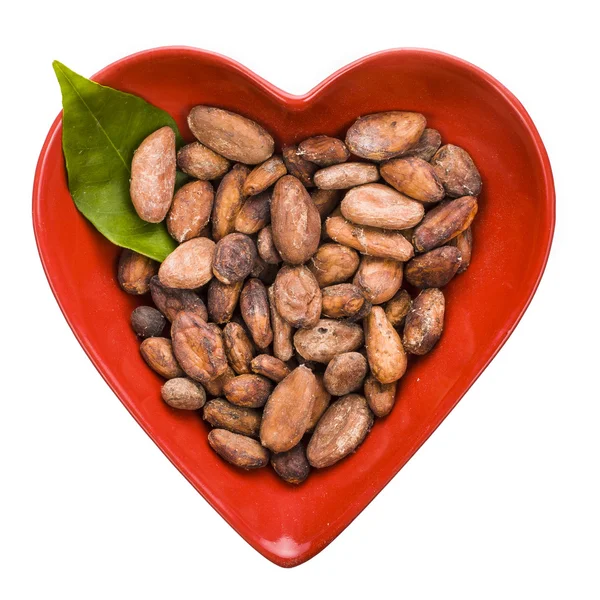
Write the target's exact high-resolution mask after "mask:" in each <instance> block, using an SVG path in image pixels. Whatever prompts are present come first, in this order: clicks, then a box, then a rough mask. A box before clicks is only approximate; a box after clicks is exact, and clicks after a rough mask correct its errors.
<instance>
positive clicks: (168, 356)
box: [140, 337, 185, 379]
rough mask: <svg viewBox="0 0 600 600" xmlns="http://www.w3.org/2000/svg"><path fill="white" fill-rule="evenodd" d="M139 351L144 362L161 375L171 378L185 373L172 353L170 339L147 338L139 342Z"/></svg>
mask: <svg viewBox="0 0 600 600" xmlns="http://www.w3.org/2000/svg"><path fill="white" fill-rule="evenodd" d="M140 352H141V353H142V357H143V359H144V360H145V361H146V364H147V365H148V366H149V367H150V368H151V369H152V370H153V371H155V372H156V373H158V374H159V375H160V376H161V377H164V378H165V379H173V378H174V377H183V376H184V375H185V373H184V372H183V371H182V370H181V367H180V366H179V364H178V362H177V359H176V358H175V355H174V354H173V346H172V345H171V340H168V339H167V338H162V337H151V338H148V339H146V340H144V341H143V342H142V343H141V345H140Z"/></svg>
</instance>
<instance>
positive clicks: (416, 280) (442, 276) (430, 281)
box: [406, 246, 461, 288]
mask: <svg viewBox="0 0 600 600" xmlns="http://www.w3.org/2000/svg"><path fill="white" fill-rule="evenodd" d="M460 263H461V256H460V250H459V249H458V248H455V247H454V246H442V247H441V248H435V249H434V250H430V251H429V252H426V253H425V254H420V255H419V256H415V258H413V259H411V260H410V261H409V262H407V263H406V281H408V283H410V284H411V285H413V286H415V287H417V288H439V287H444V286H445V285H446V284H447V283H448V282H449V281H450V280H451V279H452V278H453V277H454V276H455V275H456V273H457V271H458V268H459V267H460Z"/></svg>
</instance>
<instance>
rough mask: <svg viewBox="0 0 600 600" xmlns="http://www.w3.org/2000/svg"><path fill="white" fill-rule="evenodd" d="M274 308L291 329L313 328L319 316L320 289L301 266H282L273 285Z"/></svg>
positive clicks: (307, 271) (311, 276)
mask: <svg viewBox="0 0 600 600" xmlns="http://www.w3.org/2000/svg"><path fill="white" fill-rule="evenodd" d="M273 296H274V298H275V306H276V307H277V312H278V313H279V314H280V315H281V317H282V318H283V319H284V320H285V321H287V322H288V323H289V324H290V325H291V326H292V327H296V328H297V327H313V326H314V325H315V324H316V322H317V321H318V320H319V317H320V315H321V289H320V288H319V284H318V283H317V280H316V279H315V276H314V275H313V274H312V273H311V272H310V271H309V270H308V269H307V268H306V267H305V266H303V265H300V266H297V267H289V266H287V265H285V266H283V267H282V268H281V269H280V271H279V273H277V277H276V278H275V283H274V284H273Z"/></svg>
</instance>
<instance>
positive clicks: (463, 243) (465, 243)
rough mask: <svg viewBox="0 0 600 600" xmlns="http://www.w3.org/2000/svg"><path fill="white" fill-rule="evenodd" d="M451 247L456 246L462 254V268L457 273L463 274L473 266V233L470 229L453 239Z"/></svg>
mask: <svg viewBox="0 0 600 600" xmlns="http://www.w3.org/2000/svg"><path fill="white" fill-rule="evenodd" d="M449 244H450V245H452V246H456V247H457V248H458V250H459V252H460V258H461V261H460V266H459V267H458V271H457V273H463V272H464V271H466V270H467V268H468V267H469V265H470V264H471V256H472V254H473V232H472V230H471V228H470V227H467V229H465V230H464V231H463V232H461V233H459V234H458V235H457V236H456V237H454V238H452V239H451V240H450V242H449Z"/></svg>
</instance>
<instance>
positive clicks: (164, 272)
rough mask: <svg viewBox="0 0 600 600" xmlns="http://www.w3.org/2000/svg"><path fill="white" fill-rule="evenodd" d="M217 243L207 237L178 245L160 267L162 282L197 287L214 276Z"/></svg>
mask: <svg viewBox="0 0 600 600" xmlns="http://www.w3.org/2000/svg"><path fill="white" fill-rule="evenodd" d="M214 254H215V243H214V242H213V241H212V240H209V239H207V238H192V239H191V240H188V241H187V242H183V244H181V245H179V246H177V248H175V250H173V252H171V254H169V256H167V258H165V260H164V261H163V262H162V264H161V265H160V268H159V269H158V278H159V280H160V282H161V283H162V284H163V285H164V286H167V287H171V288H178V289H187V290H190V289H195V288H199V287H201V286H203V285H204V284H206V283H208V282H209V281H210V280H211V279H212V276H213V271H212V266H213V258H214Z"/></svg>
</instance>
